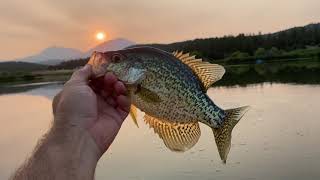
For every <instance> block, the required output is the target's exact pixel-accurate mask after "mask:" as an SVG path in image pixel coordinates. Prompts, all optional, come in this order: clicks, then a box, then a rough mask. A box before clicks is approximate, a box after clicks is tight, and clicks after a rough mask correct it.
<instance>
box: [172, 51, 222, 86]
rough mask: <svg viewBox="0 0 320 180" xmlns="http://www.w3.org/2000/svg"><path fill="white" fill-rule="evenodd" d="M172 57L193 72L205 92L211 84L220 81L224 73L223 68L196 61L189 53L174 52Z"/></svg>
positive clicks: (199, 60)
mask: <svg viewBox="0 0 320 180" xmlns="http://www.w3.org/2000/svg"><path fill="white" fill-rule="evenodd" d="M173 55H174V56H175V57H176V58H178V59H179V60H180V61H182V62H183V63H184V64H186V65H188V66H189V67H190V68H191V69H192V70H193V72H194V73H195V74H196V75H197V76H198V77H199V79H200V80H201V82H202V84H203V86H204V87H205V89H206V90H207V89H208V88H209V87H210V86H211V85H212V84H213V83H215V82H217V81H218V80H220V79H221V78H222V76H223V75H224V73H225V69H224V67H223V66H221V65H219V64H211V63H208V62H203V61H202V59H196V58H195V56H190V55H189V53H186V54H183V52H182V51H181V52H178V51H175V52H174V53H173Z"/></svg>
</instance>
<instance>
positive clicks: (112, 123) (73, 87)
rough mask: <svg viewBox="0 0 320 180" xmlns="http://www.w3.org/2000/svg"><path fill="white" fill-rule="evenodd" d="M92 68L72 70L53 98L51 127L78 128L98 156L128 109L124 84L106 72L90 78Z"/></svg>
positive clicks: (66, 130)
mask: <svg viewBox="0 0 320 180" xmlns="http://www.w3.org/2000/svg"><path fill="white" fill-rule="evenodd" d="M91 76H92V67H91V66H90V65H86V66H85V67H84V68H82V69H80V70H78V71H76V72H75V73H74V74H73V75H72V77H71V79H70V80H69V81H68V82H67V83H66V84H65V85H64V88H63V90H62V91H61V92H60V93H59V94H58V95H57V96H56V97H55V98H54V100H53V103H52V106H53V114H54V124H53V126H57V127H63V129H64V130H63V131H65V132H64V133H68V131H71V132H74V131H72V130H73V129H79V130H80V131H77V132H79V133H81V132H85V133H87V134H89V136H88V137H85V138H88V140H90V138H92V139H93V140H94V142H95V143H96V145H97V147H98V149H99V150H100V152H101V153H100V154H99V157H100V156H101V155H102V154H103V153H104V152H105V151H106V150H107V149H108V147H109V146H110V145H111V143H112V142H113V140H114V138H115V137H116V135H117V133H118V131H119V129H120V127H121V124H122V122H123V121H124V119H125V118H126V117H127V115H128V112H129V110H130V101H129V98H128V96H127V93H126V91H127V90H126V88H125V86H124V84H123V83H122V82H120V81H118V80H117V77H115V76H114V75H113V74H111V73H109V74H107V75H105V76H104V77H101V78H99V80H96V81H91V82H90V85H89V78H90V77H91Z"/></svg>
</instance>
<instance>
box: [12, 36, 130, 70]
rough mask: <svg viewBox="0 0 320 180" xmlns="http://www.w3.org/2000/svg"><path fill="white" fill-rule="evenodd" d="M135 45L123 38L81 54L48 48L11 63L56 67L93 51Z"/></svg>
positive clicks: (69, 50) (69, 49)
mask: <svg viewBox="0 0 320 180" xmlns="http://www.w3.org/2000/svg"><path fill="white" fill-rule="evenodd" d="M134 44H135V43H134V42H132V41H129V40H126V39H123V38H118V39H113V40H110V41H106V42H103V43H101V44H99V45H97V46H95V47H94V48H92V49H90V50H88V51H87V52H81V51H80V50H78V49H73V48H64V47H56V46H53V47H49V48H46V49H44V50H42V51H41V52H40V53H38V54H35V55H32V56H28V57H24V58H18V59H14V60H12V61H17V62H29V63H38V64H44V65H56V64H59V63H61V62H63V61H69V60H74V59H83V58H87V57H89V56H90V55H91V54H92V53H93V52H94V51H99V52H105V51H116V50H120V49H123V48H126V47H128V46H132V45H134Z"/></svg>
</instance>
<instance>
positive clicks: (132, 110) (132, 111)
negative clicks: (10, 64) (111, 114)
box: [130, 105, 139, 127]
mask: <svg viewBox="0 0 320 180" xmlns="http://www.w3.org/2000/svg"><path fill="white" fill-rule="evenodd" d="M130 115H131V118H132V120H133V122H134V124H135V125H136V126H137V127H139V125H138V121H137V116H138V114H137V108H136V107H135V106H134V105H131V107H130Z"/></svg>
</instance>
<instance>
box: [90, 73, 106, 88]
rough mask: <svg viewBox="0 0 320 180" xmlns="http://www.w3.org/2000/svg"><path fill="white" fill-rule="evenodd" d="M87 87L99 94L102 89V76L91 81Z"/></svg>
mask: <svg viewBox="0 0 320 180" xmlns="http://www.w3.org/2000/svg"><path fill="white" fill-rule="evenodd" d="M89 86H90V87H91V88H92V89H93V90H94V91H95V92H100V91H101V90H102V89H103V87H104V76H101V77H97V78H94V79H91V80H90V81H89Z"/></svg>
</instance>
